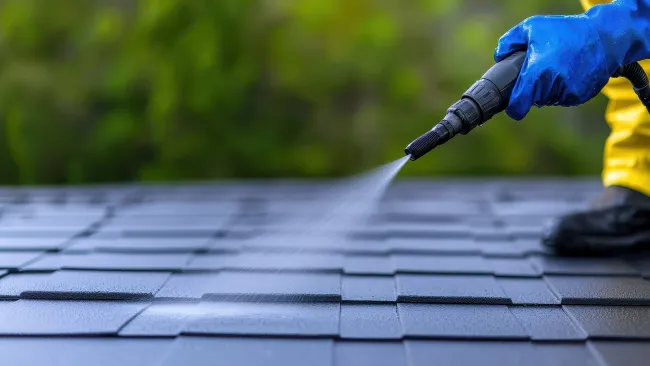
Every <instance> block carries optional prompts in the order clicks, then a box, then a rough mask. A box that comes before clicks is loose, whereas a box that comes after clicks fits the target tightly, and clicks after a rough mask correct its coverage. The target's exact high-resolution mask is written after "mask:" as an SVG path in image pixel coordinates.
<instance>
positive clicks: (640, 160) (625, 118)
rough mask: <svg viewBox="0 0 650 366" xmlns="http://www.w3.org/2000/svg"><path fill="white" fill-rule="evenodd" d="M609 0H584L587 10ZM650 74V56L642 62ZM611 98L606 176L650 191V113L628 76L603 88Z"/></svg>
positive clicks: (608, 183)
mask: <svg viewBox="0 0 650 366" xmlns="http://www.w3.org/2000/svg"><path fill="white" fill-rule="evenodd" d="M609 2H610V1H608V0H580V3H581V4H582V6H583V8H584V9H585V10H587V9H589V8H590V7H591V6H593V5H596V4H603V3H609ZM639 64H641V66H642V67H643V69H644V70H645V72H646V73H648V74H650V60H643V61H641V62H639ZM603 94H605V95H606V96H607V97H608V98H609V103H608V105H607V110H606V111H605V120H606V121H607V124H608V125H609V127H610V129H611V132H610V134H609V136H608V138H607V141H606V143H605V151H604V161H603V173H602V179H603V184H604V185H605V186H612V185H620V186H625V187H628V188H631V189H635V190H637V191H640V192H643V193H645V194H646V195H650V114H648V111H647V110H646V109H645V107H644V106H643V104H641V102H640V101H639V99H638V97H637V96H636V94H635V93H634V90H632V85H631V84H630V82H629V81H627V80H626V79H625V78H617V79H614V78H613V79H611V80H610V81H609V83H608V84H607V85H606V86H605V88H604V89H603Z"/></svg>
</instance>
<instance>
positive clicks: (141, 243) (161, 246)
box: [66, 238, 209, 254]
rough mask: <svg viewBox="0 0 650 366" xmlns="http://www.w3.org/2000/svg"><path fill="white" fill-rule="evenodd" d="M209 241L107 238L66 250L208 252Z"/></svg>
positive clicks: (77, 243)
mask: <svg viewBox="0 0 650 366" xmlns="http://www.w3.org/2000/svg"><path fill="white" fill-rule="evenodd" d="M208 243H209V240H207V239H194V238H157V239H149V238H114V239H111V238H105V239H81V240H78V241H76V242H75V243H73V244H72V245H71V246H69V247H67V248H66V252H72V251H78V252H82V251H97V252H106V253H153V254H155V253H191V252H196V251H200V250H206V249H207V247H208Z"/></svg>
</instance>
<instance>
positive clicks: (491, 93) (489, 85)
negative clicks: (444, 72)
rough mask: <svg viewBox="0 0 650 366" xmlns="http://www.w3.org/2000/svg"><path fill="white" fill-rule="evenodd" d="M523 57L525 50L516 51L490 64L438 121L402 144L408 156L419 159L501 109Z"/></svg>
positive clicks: (505, 105) (507, 97) (517, 74)
mask: <svg viewBox="0 0 650 366" xmlns="http://www.w3.org/2000/svg"><path fill="white" fill-rule="evenodd" d="M525 58H526V52H525V51H518V52H514V53H513V54H511V55H510V56H508V57H507V58H505V59H503V60H502V61H500V62H498V63H496V64H495V65H493V66H492V67H491V68H490V69H489V70H488V71H487V72H486V73H485V74H483V77H481V79H479V80H478V81H477V82H475V83H474V84H473V85H472V86H471V87H470V88H469V89H468V90H467V91H466V92H465V93H464V94H463V96H462V98H461V99H460V100H459V101H457V102H456V103H454V104H453V105H452V106H451V107H449V109H448V110H447V115H446V116H445V118H443V120H442V121H440V123H438V124H437V125H436V126H435V127H434V128H433V129H432V130H431V131H429V132H427V133H425V134H424V135H422V136H420V137H418V138H417V139H416V140H415V141H413V142H411V143H410V144H409V145H408V146H407V147H406V149H405V152H406V154H407V155H411V158H410V159H411V160H416V159H418V158H420V157H421V156H423V155H424V154H426V153H428V152H429V151H431V150H433V149H434V148H435V147H437V146H440V145H442V144H444V143H445V142H447V141H449V140H450V139H451V138H453V137H454V136H456V135H457V134H459V133H460V134H463V135H464V134H467V133H469V132H470V131H471V130H473V129H474V128H475V127H476V126H480V125H482V124H483V123H485V122H486V121H488V120H489V119H491V118H492V117H493V116H494V115H495V114H497V113H499V112H501V111H503V110H505V108H506V107H507V106H508V102H509V101H510V94H511V93H512V88H513V87H514V85H515V82H516V81H517V78H518V76H519V72H520V70H521V67H522V65H523V63H524V60H525Z"/></svg>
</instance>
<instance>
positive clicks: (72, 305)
mask: <svg viewBox="0 0 650 366" xmlns="http://www.w3.org/2000/svg"><path fill="white" fill-rule="evenodd" d="M147 305H148V303H146V302H133V301H125V302H121V301H120V302H116V301H62V300H55V301H50V300H17V301H12V302H2V303H0V335H44V336H45V335H115V334H117V332H118V330H119V329H120V328H121V327H122V326H123V325H124V324H126V323H127V322H128V321H129V319H131V318H132V317H134V316H135V315H136V314H137V313H138V312H140V311H141V310H142V309H144V308H145V307H146V306H147Z"/></svg>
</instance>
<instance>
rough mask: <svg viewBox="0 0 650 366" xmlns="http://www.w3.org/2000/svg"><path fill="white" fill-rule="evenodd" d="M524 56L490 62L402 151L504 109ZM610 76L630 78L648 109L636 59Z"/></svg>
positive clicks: (415, 155) (418, 150)
mask: <svg viewBox="0 0 650 366" xmlns="http://www.w3.org/2000/svg"><path fill="white" fill-rule="evenodd" d="M525 59H526V52H525V51H518V52H515V53H513V54H511V55H510V56H508V57H507V58H505V59H503V60H501V61H500V62H498V63H496V64H495V65H493V66H492V67H491V68H490V69H489V70H488V71H487V72H486V73H485V74H484V75H483V77H481V79H479V80H478V81H477V82H475V83H474V85H472V86H471V87H470V88H469V89H468V90H467V91H466V92H465V93H464V94H463V96H462V97H461V99H460V100H459V101H458V102H456V103H454V104H453V105H452V106H451V107H449V109H447V114H446V115H445V118H443V119H442V121H440V122H439V123H438V124H437V125H435V126H434V127H433V129H431V130H430V131H429V132H427V133H425V134H424V135H422V136H420V137H418V138H417V139H415V140H414V141H413V142H411V143H410V144H409V145H408V146H407V147H406V149H404V152H405V153H406V155H410V159H411V160H417V159H419V158H420V157H422V156H423V155H425V154H426V153H428V152H429V151H431V150H433V149H434V148H436V147H438V146H440V145H442V144H444V143H445V142H447V141H449V140H450V139H451V138H452V137H454V136H456V135H458V134H461V135H465V134H467V133H469V132H470V131H471V130H473V129H474V128H475V127H476V126H481V125H483V123H485V122H487V121H488V120H490V119H491V118H492V117H493V116H494V115H495V114H497V113H500V112H502V111H504V110H505V109H506V107H507V106H508V103H509V102H510V94H511V93H512V89H513V87H514V86H515V82H516V81H517V77H518V76H519V72H520V71H521V67H522V66H523V64H524V60H525ZM612 77H614V78H617V77H624V78H626V79H628V81H630V83H631V84H632V87H633V89H634V92H635V93H636V94H637V96H638V97H639V100H640V101H641V103H642V104H643V105H644V106H645V107H646V109H647V110H648V112H649V113H650V83H649V82H648V76H647V75H646V73H645V71H644V70H643V68H642V67H641V66H640V65H639V63H638V62H633V63H631V64H628V65H624V66H621V67H619V68H618V69H617V70H616V71H615V72H614V74H613V75H612Z"/></svg>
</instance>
